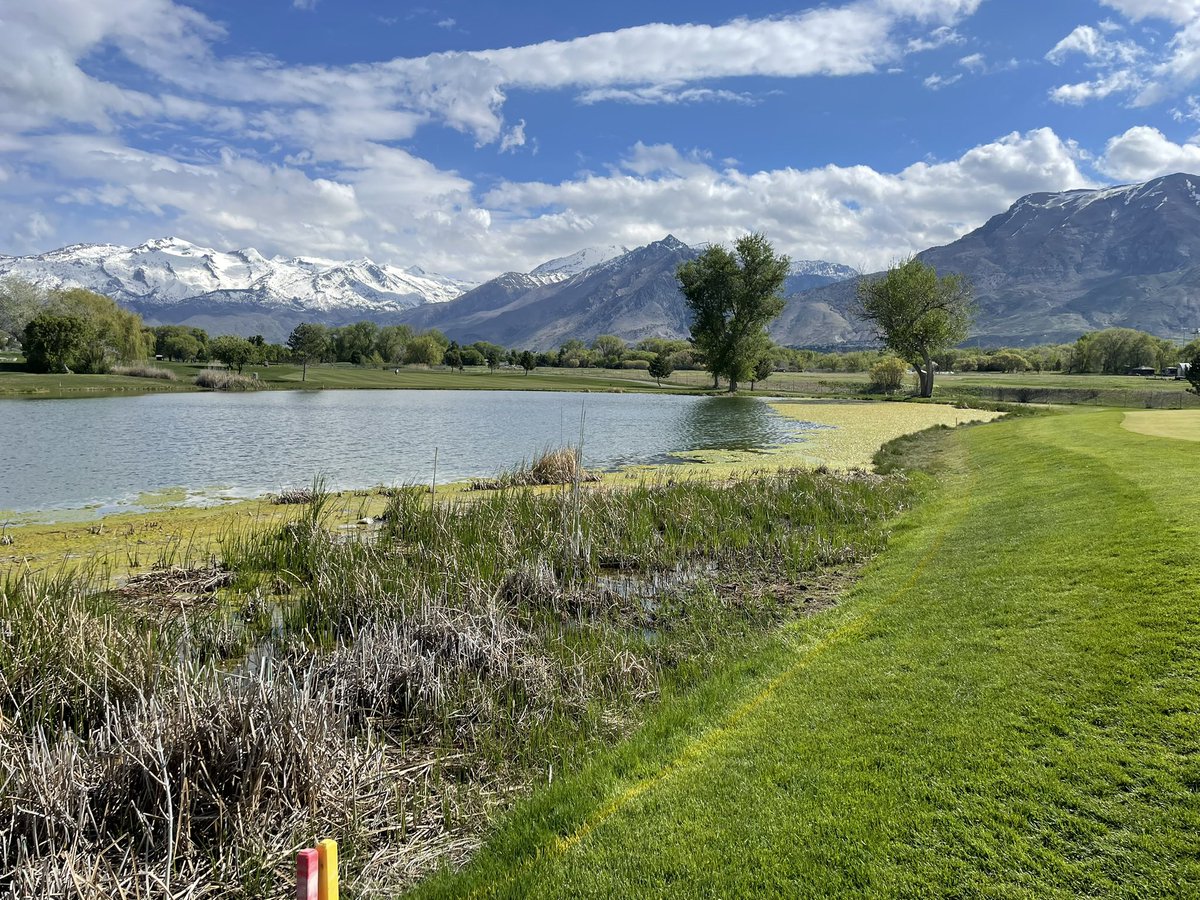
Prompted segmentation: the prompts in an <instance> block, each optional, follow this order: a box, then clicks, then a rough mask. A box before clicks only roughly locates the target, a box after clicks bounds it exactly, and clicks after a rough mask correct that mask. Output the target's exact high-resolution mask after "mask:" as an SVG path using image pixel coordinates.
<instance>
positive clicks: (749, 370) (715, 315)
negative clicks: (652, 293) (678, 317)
mask: <svg viewBox="0 0 1200 900" xmlns="http://www.w3.org/2000/svg"><path fill="white" fill-rule="evenodd" d="M790 268H791V260H790V259H788V257H786V256H778V255H776V253H775V250H774V248H772V246H771V244H770V243H769V242H768V241H767V239H766V237H765V236H763V235H761V234H750V235H746V236H745V237H742V238H739V239H738V240H737V242H736V243H735V244H734V249H733V250H732V251H730V250H727V249H726V248H724V247H720V246H715V245H714V246H711V247H709V248H708V249H707V250H705V251H704V252H703V253H701V254H700V256H699V257H697V258H696V259H693V260H690V261H688V262H685V263H683V264H682V265H680V267H679V269H678V270H677V271H676V278H677V279H678V281H679V287H680V289H681V290H682V291H683V296H684V300H685V301H686V302H687V306H688V309H689V311H690V312H691V314H692V323H691V334H692V342H693V343H694V344H695V346H696V348H697V349H698V350H699V351H700V352H701V353H702V354H703V355H704V359H705V368H707V369H708V371H709V372H710V373H711V374H712V376H713V383H714V385H715V384H716V383H718V382H719V379H720V378H721V377H724V378H726V379H728V381H729V390H730V391H736V390H737V385H738V382H739V381H746V380H748V379H749V378H750V377H751V376H752V375H753V374H754V366H755V364H756V363H757V362H758V360H759V359H760V358H761V357H762V355H763V353H764V352H765V351H766V349H767V347H768V346H769V345H770V339H769V338H768V337H767V326H768V325H769V324H770V323H771V321H772V320H773V319H774V318H775V317H776V316H778V315H779V314H780V313H781V312H782V311H783V303H784V301H783V296H782V291H783V283H784V279H786V278H787V275H788V271H789V269H790Z"/></svg>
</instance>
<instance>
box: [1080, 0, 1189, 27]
mask: <svg viewBox="0 0 1200 900" xmlns="http://www.w3.org/2000/svg"><path fill="white" fill-rule="evenodd" d="M1100 2H1101V3H1103V4H1104V5H1105V6H1108V7H1110V8H1112V9H1115V10H1116V11H1117V12H1119V13H1121V14H1122V15H1124V16H1126V17H1128V18H1129V19H1132V20H1133V21H1135V22H1137V21H1140V20H1142V19H1165V20H1167V21H1168V22H1174V23H1176V24H1177V25H1185V24H1187V23H1188V22H1190V21H1192V20H1193V19H1195V18H1197V17H1200V0H1100Z"/></svg>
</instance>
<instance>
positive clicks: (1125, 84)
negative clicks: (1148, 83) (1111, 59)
mask: <svg viewBox="0 0 1200 900" xmlns="http://www.w3.org/2000/svg"><path fill="white" fill-rule="evenodd" d="M1141 85H1142V80H1141V78H1140V77H1139V76H1138V75H1137V73H1136V72H1131V71H1127V70H1121V71H1116V72H1113V73H1111V74H1109V75H1105V76H1104V77H1102V78H1097V79H1094V80H1093V81H1081V82H1078V83H1076V84H1060V85H1059V86H1058V87H1056V88H1054V89H1052V90H1051V91H1050V99H1051V100H1054V101H1055V102H1056V103H1063V104H1066V105H1069V106H1081V105H1083V104H1084V103H1087V102H1089V101H1091V100H1102V99H1103V98H1105V97H1108V96H1111V95H1112V94H1116V93H1127V92H1129V91H1132V90H1137V89H1138V88H1139V87H1140V86H1141Z"/></svg>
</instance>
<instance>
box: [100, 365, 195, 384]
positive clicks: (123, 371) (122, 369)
mask: <svg viewBox="0 0 1200 900" xmlns="http://www.w3.org/2000/svg"><path fill="white" fill-rule="evenodd" d="M109 374H111V375H126V376H128V377H130V378H158V379H160V380H162V381H176V380H178V379H177V377H176V375H175V373H174V372H172V371H171V370H170V369H159V368H156V367H155V366H146V365H137V366H113V368H112V369H111V371H110V373H109Z"/></svg>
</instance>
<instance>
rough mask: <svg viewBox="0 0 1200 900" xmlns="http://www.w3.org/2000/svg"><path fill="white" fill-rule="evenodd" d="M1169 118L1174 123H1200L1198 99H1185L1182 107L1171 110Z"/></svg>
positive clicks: (1199, 102)
mask: <svg viewBox="0 0 1200 900" xmlns="http://www.w3.org/2000/svg"><path fill="white" fill-rule="evenodd" d="M1171 118H1172V119H1174V120H1175V121H1176V122H1188V121H1191V122H1200V97H1187V98H1185V99H1184V101H1183V106H1182V107H1176V108H1175V109H1173V110H1171Z"/></svg>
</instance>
